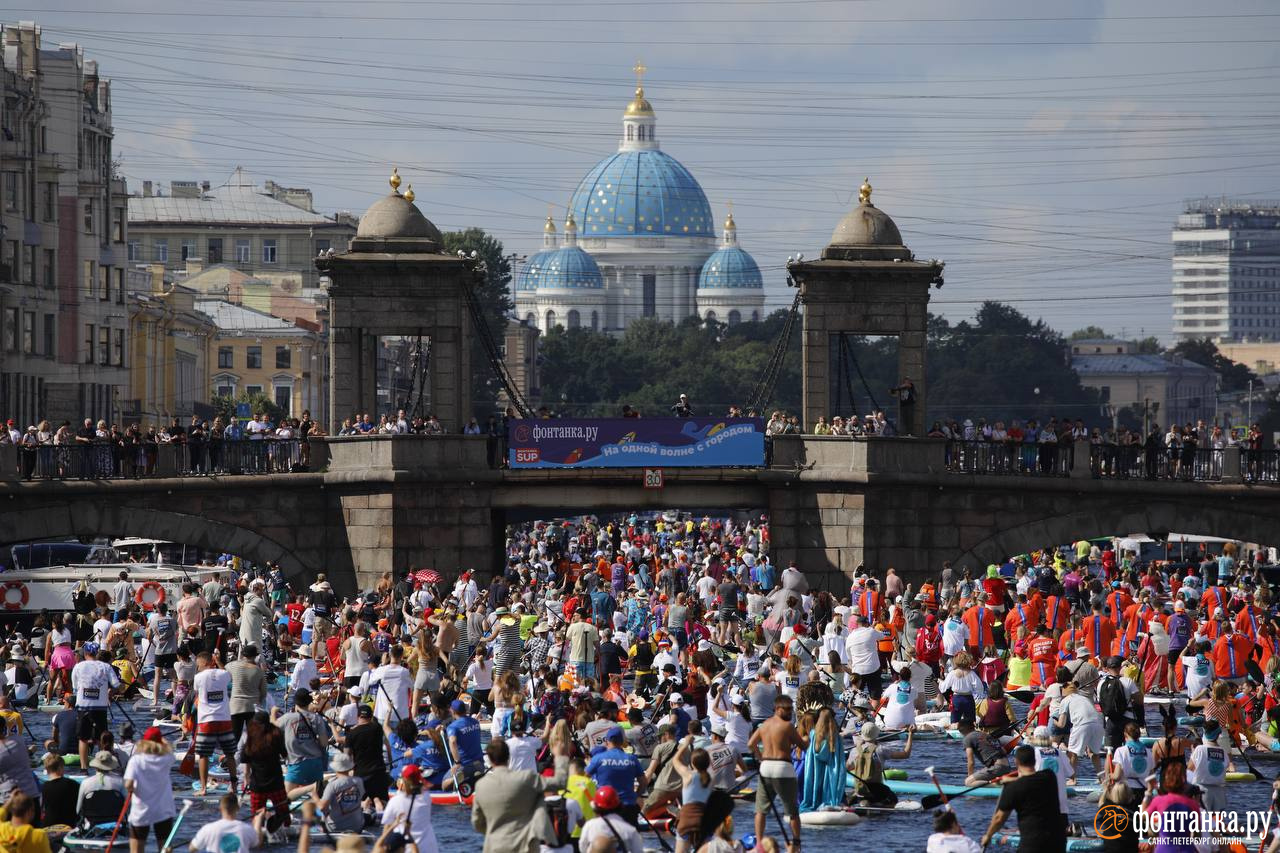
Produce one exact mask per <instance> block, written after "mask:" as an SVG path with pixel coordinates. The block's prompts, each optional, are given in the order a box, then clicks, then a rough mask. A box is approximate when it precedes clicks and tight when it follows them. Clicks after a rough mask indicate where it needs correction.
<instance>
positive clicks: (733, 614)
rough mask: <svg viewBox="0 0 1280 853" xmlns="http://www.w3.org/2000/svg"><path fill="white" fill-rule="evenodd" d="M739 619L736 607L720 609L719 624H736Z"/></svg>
mask: <svg viewBox="0 0 1280 853" xmlns="http://www.w3.org/2000/svg"><path fill="white" fill-rule="evenodd" d="M740 618H741V616H739V615H738V608H736V607H721V608H720V621H721V622H737V621H738V620H739V619H740Z"/></svg>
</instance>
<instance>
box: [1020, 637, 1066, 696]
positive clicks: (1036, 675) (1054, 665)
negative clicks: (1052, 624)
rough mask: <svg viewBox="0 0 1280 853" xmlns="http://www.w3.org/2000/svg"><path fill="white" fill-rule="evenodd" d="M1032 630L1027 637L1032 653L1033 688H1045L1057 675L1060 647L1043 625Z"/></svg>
mask: <svg viewBox="0 0 1280 853" xmlns="http://www.w3.org/2000/svg"><path fill="white" fill-rule="evenodd" d="M1031 631H1032V633H1031V636H1030V637H1028V638H1027V650H1028V651H1029V652H1030V653H1031V689H1032V690H1043V689H1044V688H1046V687H1048V686H1049V685H1050V684H1053V682H1054V679H1055V678H1056V677H1057V673H1058V647H1057V645H1056V644H1055V643H1054V642H1053V638H1051V637H1049V636H1047V632H1046V631H1045V627H1044V626H1043V625H1038V626H1036V627H1034V628H1032V629H1031Z"/></svg>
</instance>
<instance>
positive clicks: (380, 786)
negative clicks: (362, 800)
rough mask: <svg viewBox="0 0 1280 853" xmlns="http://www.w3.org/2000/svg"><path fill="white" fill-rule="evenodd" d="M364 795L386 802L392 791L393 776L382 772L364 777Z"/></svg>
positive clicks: (384, 771)
mask: <svg viewBox="0 0 1280 853" xmlns="http://www.w3.org/2000/svg"><path fill="white" fill-rule="evenodd" d="M362 781H363V782H364V795H365V796H366V797H373V798H374V799H378V800H386V799H387V797H388V796H389V793H388V792H389V791H390V790H391V776H390V774H388V773H387V771H386V770H380V771H378V772H376V773H372V774H370V775H368V776H364V777H362Z"/></svg>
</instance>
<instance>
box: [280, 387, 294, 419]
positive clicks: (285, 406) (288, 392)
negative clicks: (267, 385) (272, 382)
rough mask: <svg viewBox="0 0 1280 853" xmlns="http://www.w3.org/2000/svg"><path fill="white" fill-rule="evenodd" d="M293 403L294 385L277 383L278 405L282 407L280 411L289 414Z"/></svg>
mask: <svg viewBox="0 0 1280 853" xmlns="http://www.w3.org/2000/svg"><path fill="white" fill-rule="evenodd" d="M292 403H293V386H292V385H277V386H276V405H277V406H279V407H280V411H282V412H284V413H285V415H286V416H287V415H288V414H289V411H290V409H291V408H292V405H291V404H292Z"/></svg>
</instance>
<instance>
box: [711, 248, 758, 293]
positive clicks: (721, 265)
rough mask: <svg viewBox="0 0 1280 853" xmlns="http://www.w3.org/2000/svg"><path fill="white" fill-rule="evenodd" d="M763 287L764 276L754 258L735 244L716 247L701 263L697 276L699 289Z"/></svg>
mask: <svg viewBox="0 0 1280 853" xmlns="http://www.w3.org/2000/svg"><path fill="white" fill-rule="evenodd" d="M741 287H752V288H759V287H764V278H763V276H761V275H760V267H759V265H757V264H756V262H755V259H754V258H752V257H751V255H749V254H748V253H747V252H746V251H744V250H743V249H740V248H738V247H737V246H726V247H724V248H723V249H718V250H717V251H716V252H715V253H714V254H712V256H711V257H709V258H707V262H706V263H705V264H703V265H702V273H701V274H700V275H699V276H698V289H699V290H713V289H716V288H741Z"/></svg>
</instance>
